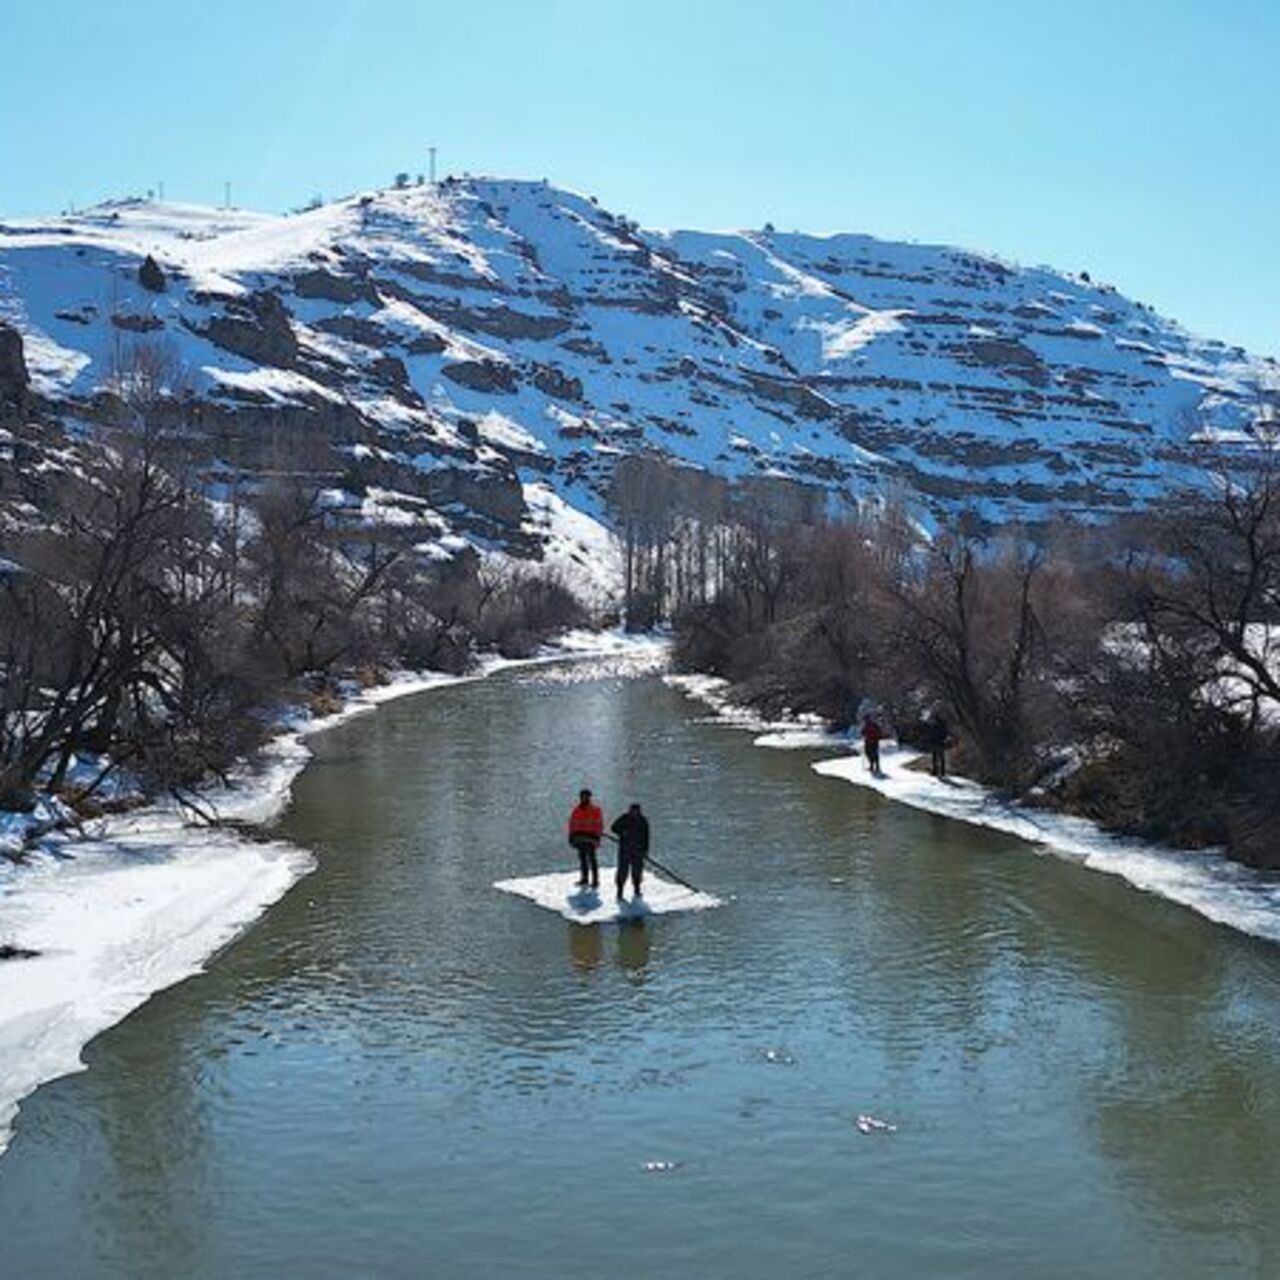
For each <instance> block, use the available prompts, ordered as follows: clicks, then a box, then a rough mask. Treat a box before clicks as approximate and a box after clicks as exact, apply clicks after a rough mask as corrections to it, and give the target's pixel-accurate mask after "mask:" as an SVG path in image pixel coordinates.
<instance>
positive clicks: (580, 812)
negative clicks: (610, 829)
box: [569, 804, 604, 840]
mask: <svg viewBox="0 0 1280 1280" xmlns="http://www.w3.org/2000/svg"><path fill="white" fill-rule="evenodd" d="M569 835H570V837H571V838H572V837H573V836H594V837H595V838H596V839H597V840H599V839H600V837H601V836H603V835H604V814H603V813H601V812H600V806H599V805H594V804H578V805H574V807H573V812H572V813H571V814H570V815H569Z"/></svg>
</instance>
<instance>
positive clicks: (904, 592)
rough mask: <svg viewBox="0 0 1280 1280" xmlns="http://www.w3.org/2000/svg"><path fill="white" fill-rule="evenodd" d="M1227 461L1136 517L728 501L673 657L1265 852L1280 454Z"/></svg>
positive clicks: (1278, 593)
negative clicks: (1007, 526) (943, 736)
mask: <svg viewBox="0 0 1280 1280" xmlns="http://www.w3.org/2000/svg"><path fill="white" fill-rule="evenodd" d="M1240 462H1241V464H1242V465H1239V466H1237V467H1235V468H1234V469H1233V470H1231V471H1226V470H1224V471H1223V472H1222V473H1221V474H1220V475H1219V476H1218V478H1217V485H1216V488H1215V489H1214V490H1213V491H1209V492H1201V493H1199V494H1192V495H1180V496H1179V498H1178V500H1177V501H1176V502H1171V503H1170V504H1169V505H1168V506H1167V507H1164V508H1162V509H1159V510H1156V511H1153V512H1150V513H1147V514H1146V515H1144V516H1142V517H1139V518H1135V519H1132V520H1127V521H1124V522H1120V523H1116V524H1113V525H1110V526H1106V527H1087V528H1082V527H1080V526H1071V525H1066V524H1063V525H1061V526H1059V527H1054V528H1043V527H1042V528H1038V529H1036V530H1035V531H1034V532H1031V531H1017V530H1015V531H1006V532H1004V533H1002V534H1000V535H998V536H989V537H986V538H982V537H978V536H974V535H972V534H966V533H964V532H961V531H960V529H958V528H956V529H948V528H943V529H940V530H937V531H936V533H935V534H934V535H933V536H931V537H924V536H923V535H921V534H920V532H919V531H918V529H916V528H915V526H913V524H912V522H911V521H910V520H908V519H907V517H906V513H905V512H904V511H902V510H900V509H898V508H897V507H895V506H894V505H892V504H887V505H886V504H880V505H873V506H869V507H867V508H864V509H863V510H862V511H860V512H858V513H855V514H846V515H845V516H844V517H843V518H842V519H839V520H833V519H830V518H829V516H828V514H827V513H826V512H825V511H824V509H823V508H822V507H821V506H820V505H817V504H814V505H811V506H809V507H808V508H807V509H802V516H801V518H800V519H791V520H786V519H771V518H768V517H767V516H762V513H761V508H760V506H759V504H757V503H753V502H752V501H751V500H750V499H749V498H748V497H747V495H746V494H744V493H730V494H729V495H728V496H727V498H726V500H725V501H724V503H723V504H722V505H721V507H720V508H719V510H718V511H717V513H716V517H715V518H716V520H717V521H718V522H719V523H720V525H721V526H722V527H719V528H717V529H716V530H715V532H714V536H713V537H712V545H714V546H716V547H718V548H721V549H722V550H723V551H724V554H723V555H721V556H719V557H718V559H717V561H716V566H715V573H714V574H713V575H712V576H711V578H710V585H709V586H708V588H707V591H706V594H705V597H694V598H690V597H689V596H687V595H686V596H685V597H683V598H682V599H680V598H672V597H670V596H668V597H667V600H668V604H669V605H670V606H673V607H672V609H671V612H672V614H673V616H674V618H675V622H676V630H677V661H678V663H679V664H680V665H682V666H684V667H686V668H688V669H697V670H702V671H709V672H712V673H714V674H718V675H722V676H725V677H727V678H728V679H729V680H731V681H732V682H733V683H734V684H735V685H736V687H737V690H738V694H739V696H741V697H743V698H745V699H747V700H750V701H753V702H755V703H757V704H759V705H762V706H764V707H767V708H771V709H774V710H779V709H781V708H783V707H786V708H790V709H792V710H798V711H815V712H818V713H820V714H822V715H824V716H826V717H828V718H829V719H830V720H832V721H833V722H835V723H837V724H847V723H849V722H850V721H851V720H852V719H853V717H855V716H856V714H857V708H858V707H859V706H861V705H864V704H865V703H867V702H871V703H874V704H876V705H877V706H879V707H880V708H881V709H882V710H883V711H884V713H885V714H886V715H887V716H888V717H889V718H890V719H891V720H892V721H893V722H894V724H895V725H896V726H897V728H898V731H899V733H900V735H901V736H903V737H904V738H906V739H908V740H910V739H912V738H913V737H917V736H919V737H921V738H923V736H924V733H923V728H924V722H925V721H926V720H927V719H928V718H930V717H939V716H940V717H942V718H944V719H945V720H946V721H947V723H948V724H949V725H950V727H951V729H952V731H953V734H954V736H955V738H956V739H957V744H958V749H959V751H960V753H961V757H962V764H963V767H964V768H965V769H966V770H967V771H969V772H971V773H973V774H974V775H975V776H977V777H979V778H980V779H982V780H983V781H984V782H987V783H989V784H992V785H995V786H998V787H1000V788H1003V789H1005V790H1006V791H1008V792H1010V793H1013V794H1018V795H1023V796H1027V795H1030V796H1034V797H1043V798H1044V799H1045V801H1046V802H1049V803H1058V804H1063V805H1066V806H1069V807H1071V808H1073V809H1075V810H1077V811H1081V812H1085V813H1087V814H1089V815H1090V816H1092V817H1095V818H1097V819H1099V820H1101V821H1103V822H1104V823H1107V824H1108V825H1111V826H1113V827H1116V828H1119V829H1123V830H1127V831H1133V832H1142V833H1145V834H1149V835H1152V836H1156V837H1158V838H1161V839H1167V840H1173V841H1176V842H1180V843H1185V844H1192V845H1199V844H1222V845H1225V846H1227V847H1228V848H1229V849H1230V850H1231V851H1232V853H1233V854H1234V855H1235V856H1237V857H1240V858H1242V859H1244V860H1246V861H1250V862H1253V863H1257V864H1261V865H1280V840H1278V839H1277V836H1276V832H1277V831H1280V469H1278V468H1277V466H1276V465H1275V462H1274V461H1273V455H1265V454H1254V455H1251V456H1246V457H1244V458H1242V459H1240ZM650 465H654V464H652V463H651V464H650ZM677 483H678V481H677ZM793 510H795V508H793ZM644 554H645V556H646V557H647V560H646V562H647V563H652V562H653V561H654V560H656V558H657V554H658V553H657V552H656V551H655V550H653V549H650V548H648V547H646V548H645V551H644ZM699 585H700V586H701V583H700V584H699Z"/></svg>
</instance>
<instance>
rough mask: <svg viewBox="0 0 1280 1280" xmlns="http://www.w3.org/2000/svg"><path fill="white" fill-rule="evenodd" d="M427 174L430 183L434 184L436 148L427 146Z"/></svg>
mask: <svg viewBox="0 0 1280 1280" xmlns="http://www.w3.org/2000/svg"><path fill="white" fill-rule="evenodd" d="M427 176H428V177H429V178H430V179H431V185H432V186H433V187H434V186H435V185H436V149H435V147H428V148H427Z"/></svg>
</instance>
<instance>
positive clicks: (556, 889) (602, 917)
mask: <svg viewBox="0 0 1280 1280" xmlns="http://www.w3.org/2000/svg"><path fill="white" fill-rule="evenodd" d="M613 877H614V868H613V867H601V868H600V885H601V887H600V888H599V889H584V888H581V887H580V886H579V885H578V873H577V872H576V871H552V872H549V873H547V874H546V875H541V876H524V877H522V878H520V879H517V880H499V881H497V883H496V884H494V886H493V887H494V888H495V889H498V890H500V891H501V892H503V893H511V894H515V896H516V897H518V898H527V899H528V900H529V901H530V902H532V903H535V904H536V905H537V906H539V907H546V908H547V910H549V911H555V912H556V913H557V914H559V915H562V916H563V917H564V918H565V919H566V920H572V921H574V922H575V923H576V924H612V923H615V922H618V921H625V920H642V919H644V918H645V917H646V916H661V915H669V914H671V913H672V912H676V911H705V910H707V908H709V907H718V906H720V905H721V903H720V899H719V898H717V897H715V896H713V895H712V894H709V893H700V892H697V891H695V890H693V889H686V888H685V887H684V886H683V885H678V884H672V883H671V882H670V881H669V880H663V879H661V878H660V877H658V876H655V875H652V874H646V875H645V878H644V894H643V896H642V897H640V898H632V897H630V896H627V897H625V898H623V900H622V901H621V902H619V901H617V900H616V899H615V897H614V883H613Z"/></svg>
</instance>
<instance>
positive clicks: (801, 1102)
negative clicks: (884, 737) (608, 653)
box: [0, 663, 1280, 1280]
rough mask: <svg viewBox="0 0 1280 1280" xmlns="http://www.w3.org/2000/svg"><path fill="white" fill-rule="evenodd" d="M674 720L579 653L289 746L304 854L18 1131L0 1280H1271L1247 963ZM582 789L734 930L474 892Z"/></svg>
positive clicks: (1213, 942) (1200, 937) (1256, 1042)
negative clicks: (556, 909) (594, 913)
mask: <svg viewBox="0 0 1280 1280" xmlns="http://www.w3.org/2000/svg"><path fill="white" fill-rule="evenodd" d="M702 714H703V713H702V711H701V710H700V708H699V707H698V706H697V705H696V704H694V703H691V702H689V701H687V700H686V699H685V698H684V697H683V696H682V695H681V694H679V693H678V692H676V691H674V690H672V689H669V688H667V687H666V686H665V685H664V684H663V683H662V682H661V681H660V680H659V679H657V678H656V677H652V676H649V677H645V678H641V679H624V678H621V677H620V676H618V675H617V674H616V673H612V672H611V669H610V668H609V667H608V666H603V667H602V666H599V665H596V666H593V665H591V664H582V663H577V664H568V665H565V666H563V667H546V668H528V669H523V670H518V671H512V672H508V673H506V674H504V675H501V676H498V677H495V678H492V679H490V680H487V681H483V682H480V683H476V684H470V685H462V686H457V687H454V688H448V689H443V690H440V691H435V692H431V693H428V694H424V695H420V696H417V697H413V698H408V699H405V700H404V701H401V702H397V703H393V704H390V705H388V706H386V707H384V708H383V709H381V710H380V711H378V712H377V713H376V714H374V715H371V716H368V717H365V718H363V719H358V720H355V721H352V722H350V723H348V724H346V725H343V726H341V727H340V728H337V729H335V730H333V731H331V732H329V733H327V734H325V735H323V736H322V737H320V738H318V739H316V740H315V741H314V743H313V746H314V749H315V753H316V759H315V761H314V763H313V764H312V765H310V766H309V767H308V769H307V770H306V772H305V773H304V774H303V775H302V776H301V778H300V779H299V780H298V782H297V783H296V785H295V792H294V795H295V799H294V804H293V806H292V809H291V811H290V813H289V815H288V817H287V818H286V820H285V822H284V830H283V834H285V835H286V836H288V837H289V838H290V839H292V840H294V841H296V842H299V843H301V844H304V845H306V846H308V847H309V848H311V849H313V850H314V851H315V852H316V854H317V855H318V858H319V862H320V866H319V870H318V871H317V872H316V873H315V874H314V875H312V876H310V877H308V878H307V879H305V880H303V881H302V882H301V883H300V884H299V885H298V886H297V887H296V888H295V889H294V890H293V892H292V893H290V894H289V895H288V896H287V897H286V898H285V899H284V900H283V901H281V902H280V903H279V904H277V905H276V906H275V907H273V908H272V909H271V910H270V911H269V912H268V913H267V915H266V916H264V917H263V918H262V920H261V921H260V922H259V923H258V924H257V925H256V926H255V927H254V928H253V929H251V930H250V931H249V933H247V934H246V935H245V936H244V937H243V938H242V939H241V940H240V941H239V942H238V943H237V944H236V945H235V946H233V947H232V948H230V949H229V950H227V951H226V952H225V953H224V954H223V955H221V956H220V957H218V958H217V959H216V960H215V961H214V962H213V963H211V965H210V967H209V971H208V972H207V973H205V974H203V975H201V976H199V977H197V978H195V979H192V980H191V981H188V982H185V983H182V984H181V985H179V986H177V987H174V988H171V989H170V990H168V991H165V992H163V993H161V994H160V995H158V996H156V997H155V998H153V999H152V1000H151V1001H150V1002H149V1003H148V1004H146V1005H145V1006H144V1007H143V1008H142V1009H140V1010H139V1011H138V1012H137V1013H135V1014H134V1015H133V1016H131V1017H130V1018H129V1019H127V1020H126V1021H125V1022H124V1023H122V1024H121V1025H119V1026H118V1027H116V1028H114V1029H113V1030H112V1031H110V1032H108V1033H107V1034H105V1035H103V1036H101V1037H99V1038H98V1039H97V1040H95V1041H94V1042H93V1043H92V1044H91V1045H90V1046H89V1048H88V1050H87V1052H86V1055H85V1056H86V1060H87V1062H88V1067H89V1069H88V1071H87V1072H84V1073H82V1074H79V1075H77V1076H73V1077H69V1078H66V1079H63V1080H60V1081H57V1082H55V1083H53V1084H51V1085H47V1086H45V1087H44V1088H42V1089H41V1090H39V1092H38V1093H37V1094H35V1095H34V1096H33V1097H31V1098H29V1099H28V1100H27V1101H26V1102H25V1103H24V1104H23V1108H22V1113H21V1116H20V1118H19V1123H18V1130H17V1134H16V1137H15V1139H14V1142H13V1144H12V1146H11V1148H10V1150H9V1151H8V1153H7V1154H6V1155H5V1156H4V1157H3V1158H2V1159H0V1275H3V1276H5V1277H6V1278H7V1277H14V1278H15V1280H17V1278H18V1277H21V1278H22V1280H30V1278H37V1277H38V1278H43V1277H49V1278H50V1280H55V1278H56V1280H63V1278H65V1277H73V1278H74V1277H97V1276H113V1277H114V1276H122V1277H123V1276H127V1277H139V1278H147V1277H165V1278H169V1277H245V1276H254V1277H256V1276H264V1277H265V1276H282V1277H285V1276H287V1277H330V1276H333V1277H348V1276H351V1277H354V1276H376V1277H401V1276H403V1277H419V1276H427V1277H453V1276H484V1277H488V1276H502V1275H510V1276H534V1277H542V1276H546V1277H557V1278H559V1277H565V1278H571V1277H579V1276H581V1277H588V1276H590V1277H595V1276H599V1275H601V1274H609V1273H613V1272H618V1273H623V1274H626V1275H628V1276H634V1277H667V1276H671V1277H699V1278H706V1277H757V1276H758V1277H766V1276H767V1277H778V1276H797V1277H799V1276H805V1277H808V1276H823V1277H825V1276H854V1275H856V1276H868V1277H913V1278H914V1277H933V1276H940V1277H981V1278H982V1280H993V1278H1000V1277H1018V1278H1019V1280H1025V1278H1026V1277H1045V1278H1057V1277H1073V1276H1081V1277H1083V1276H1089V1277H1096V1276H1123V1277H1126V1278H1129V1280H1133V1278H1138V1277H1153V1278H1154V1277H1160V1278H1161V1280H1168V1278H1170V1277H1183V1276H1186V1277H1191V1276H1195V1277H1202V1276H1210V1275H1212V1276H1228V1275H1230V1276H1234V1275H1240V1276H1268V1275H1272V1276H1274V1275H1280V1054H1278V1053H1277V1049H1278V1048H1280V948H1276V947H1274V946H1272V945H1270V944H1267V943H1263V942H1259V941H1257V940H1254V939H1250V938H1248V937H1244V936H1241V935H1237V934H1234V933H1232V932H1230V931H1229V930H1226V929H1223V928H1221V927H1218V926H1214V925H1211V924H1209V923H1207V922H1205V921H1204V920H1202V919H1201V918H1199V917H1197V916H1196V915H1194V914H1192V913H1191V912H1189V911H1186V910H1184V909H1182V908H1179V907H1176V906H1173V905H1170V904H1168V903H1165V902H1162V901H1161V900H1159V899H1157V898H1154V897H1151V896H1149V895H1144V894H1141V893H1139V892H1137V891H1135V890H1133V889H1131V888H1129V887H1127V886H1126V885H1124V884H1123V883H1121V882H1119V881H1117V880H1114V879H1112V878H1110V877H1106V876H1101V875H1098V874H1096V873H1093V872H1089V871H1087V870H1083V869H1081V868H1079V867H1076V866H1073V865H1070V864H1068V863H1065V862H1060V861H1057V860H1055V859H1053V858H1051V857H1046V856H1041V855H1038V854H1037V853H1036V852H1035V851H1034V850H1032V849H1031V848H1030V847H1029V846H1026V845H1024V844H1021V843H1020V842H1018V841H1016V840H1013V839H1011V838H1007V837H1003V836H1000V835H995V834H992V833H990V832H985V831H981V830H978V829H975V828H970V827H965V826H962V825H959V824H957V823H953V822H949V821H947V820H944V819H940V818H935V817H931V816H929V815H927V814H923V813H920V812H917V811H914V810H911V809H906V808H902V807H899V806H895V805H891V804H888V803H886V802H884V801H882V800H881V799H880V798H879V797H877V796H876V795H874V794H873V793H870V792H867V791H864V790H862V789H860V788H855V787H851V786H849V785H848V784H846V783H842V782H839V781H835V780H831V779H824V778H821V777H818V776H817V775H815V774H814V773H813V772H812V771H811V769H810V768H809V765H810V763H811V762H812V761H813V760H814V759H816V758H817V756H816V754H815V753H813V752H811V751H774V750H767V749H761V748H757V747H753V746H752V744H751V739H750V736H749V735H747V734H743V733H741V732H739V731H735V730H732V729H728V728H725V727H723V726H721V725H716V724H711V723H706V722H704V721H703V720H702V718H701V717H702ZM584 782H585V783H588V784H590V785H592V786H594V788H595V789H596V791H597V793H598V795H599V796H600V797H601V798H602V799H603V801H604V804H605V805H606V808H608V809H609V810H610V811H615V810H616V809H617V807H618V806H619V805H621V804H622V803H624V802H625V801H628V800H630V799H632V798H638V799H640V800H642V801H643V802H644V803H645V806H646V809H647V810H648V811H649V813H650V816H651V818H652V821H653V825H654V832H655V852H656V853H657V854H658V856H659V857H660V858H662V859H663V860H665V861H668V862H669V863H670V864H671V865H672V866H673V867H675V868H676V869H678V870H680V871H682V872H683V873H684V874H685V875H686V876H687V877H689V878H690V879H692V880H694V881H696V882H697V883H698V884H699V885H700V886H703V887H706V888H708V889H710V890H712V891H714V892H715V893H717V894H719V895H720V896H722V897H723V898H724V899H726V901H725V904H724V905H723V906H721V907H720V908H718V909H716V910H712V911H704V912H700V913H695V914H689V915H683V916H681V915H673V916H662V917H655V918H651V919H650V920H648V921H643V922H637V923H634V924H628V925H625V926H621V927H619V926H605V927H590V928H585V927H583V926H580V925H574V924H570V923H569V922H567V921H565V920H563V919H561V918H559V917H557V916H556V915H554V914H552V913H551V912H548V911H544V910H540V909H539V908H537V907H536V906H534V905H532V904H530V903H528V902H524V901H522V900H520V899H517V898H512V897H509V896H506V895H503V894H500V893H497V892H495V891H493V890H492V888H491V885H492V882H493V881H495V880H499V879H503V878H505V877H510V876H518V875H528V874H533V873H536V872H538V871H541V870H552V869H561V870H563V869H568V867H569V865H570V863H569V859H568V856H567V853H568V851H567V850H566V849H565V848H563V847H562V841H561V837H560V831H561V828H562V823H563V820H564V817H565V814H566V812H567V808H568V805H569V803H570V801H571V800H572V798H573V795H574V793H575V791H576V789H577V788H578V786H579V785H580V784H582V783H584ZM862 1114H870V1115H873V1116H875V1117H877V1118H880V1119H883V1120H885V1121H887V1122H889V1123H891V1124H893V1125H895V1126H896V1131H894V1132H888V1131H880V1132H872V1133H869V1134H864V1133H862V1132H860V1131H859V1129H858V1127H857V1124H856V1121H857V1118H858V1116H859V1115H862Z"/></svg>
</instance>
